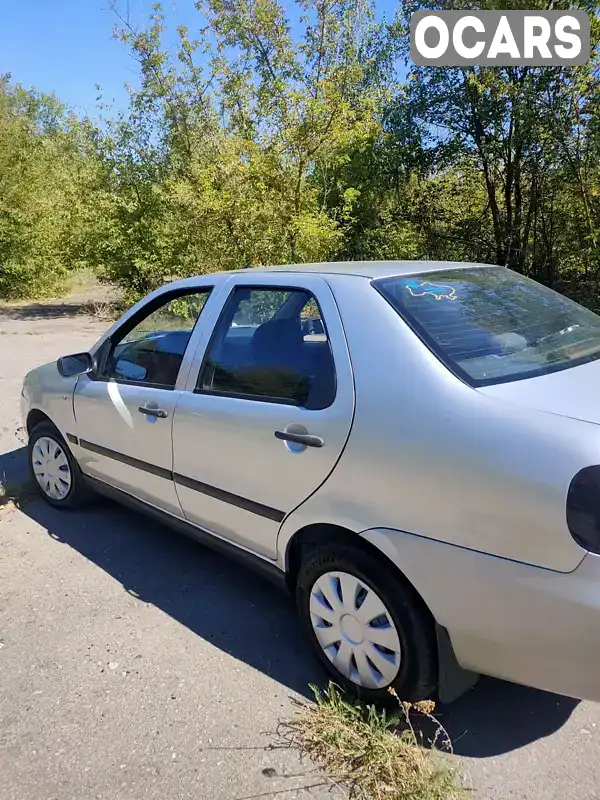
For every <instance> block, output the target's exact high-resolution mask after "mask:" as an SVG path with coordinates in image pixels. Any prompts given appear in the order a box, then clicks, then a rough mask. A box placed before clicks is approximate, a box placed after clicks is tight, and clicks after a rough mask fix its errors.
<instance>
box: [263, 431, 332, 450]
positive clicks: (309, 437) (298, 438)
mask: <svg viewBox="0 0 600 800" xmlns="http://www.w3.org/2000/svg"><path fill="white" fill-rule="evenodd" d="M275 438H276V439H281V440H282V441H283V442H295V443H296V444H303V445H305V447H323V445H324V444H325V442H324V441H323V439H321V437H320V436H314V435H313V434H312V433H288V432H287V431H275Z"/></svg>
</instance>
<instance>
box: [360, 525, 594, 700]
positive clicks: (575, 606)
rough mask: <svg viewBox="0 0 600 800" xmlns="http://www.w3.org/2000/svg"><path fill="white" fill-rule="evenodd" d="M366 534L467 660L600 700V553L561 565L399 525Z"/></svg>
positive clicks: (490, 671) (507, 676)
mask: <svg viewBox="0 0 600 800" xmlns="http://www.w3.org/2000/svg"><path fill="white" fill-rule="evenodd" d="M362 535H363V538H365V539H367V540H368V541H370V542H372V543H373V544H374V545H376V546H377V547H378V548H379V549H380V550H382V551H383V552H384V553H386V555H387V556H388V557H389V558H390V559H391V560H392V561H393V562H394V563H395V564H396V565H397V566H398V568H399V569H400V570H401V571H402V572H403V573H404V574H405V575H406V577H407V578H408V579H409V580H410V581H411V582H412V584H413V585H414V586H415V588H416V589H417V591H418V592H419V593H420V594H421V596H422V597H423V599H424V601H425V602H426V603H427V605H428V607H429V608H430V610H431V612H432V614H433V616H434V617H435V619H436V621H437V622H438V624H439V625H442V626H444V627H445V628H446V629H447V631H448V634H449V636H450V640H451V642H452V646H453V648H454V652H455V655H456V658H457V660H458V663H459V664H460V666H461V667H463V668H464V669H468V670H471V671H473V672H479V673H482V674H485V675H491V676H493V677H496V678H502V679H504V680H509V681H514V682H515V683H522V684H525V685H528V686H533V687H536V688H539V689H545V690H547V691H551V692H557V693H559V694H564V695H569V696H571V697H576V698H582V699H583V698H585V699H590V700H597V701H600V556H595V555H592V554H585V555H584V557H583V559H582V561H581V563H580V564H579V566H578V567H577V568H576V569H575V570H574V571H573V572H570V573H559V572H552V571H550V570H546V569H540V568H538V567H532V566H528V565H525V564H520V563H518V562H514V561H508V560H506V559H501V558H496V557H494V556H488V555H484V554H482V553H477V552H474V551H472V550H466V549H463V548H458V547H453V546H451V545H448V544H444V543H441V542H435V541H432V540H430V539H424V538H421V537H418V536H411V535H410V534H405V533H401V532H399V531H392V530H387V529H376V530H370V531H366V532H365V533H364V534H362ZM582 554H583V551H582Z"/></svg>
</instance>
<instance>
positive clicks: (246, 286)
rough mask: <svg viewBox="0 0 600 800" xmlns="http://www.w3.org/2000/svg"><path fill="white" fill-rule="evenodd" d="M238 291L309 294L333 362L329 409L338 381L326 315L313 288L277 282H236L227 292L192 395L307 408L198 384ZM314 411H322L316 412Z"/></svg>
mask: <svg viewBox="0 0 600 800" xmlns="http://www.w3.org/2000/svg"><path fill="white" fill-rule="evenodd" d="M239 290H244V291H249V292H252V291H273V292H278V291H279V292H290V293H293V292H303V293H304V294H308V295H310V297H311V299H312V300H314V302H315V303H316V304H317V308H318V309H319V313H320V315H321V320H322V324H323V327H324V329H325V332H326V334H327V341H328V343H329V349H330V353H331V363H332V367H333V375H334V387H335V388H334V392H333V396H332V399H331V402H330V403H329V405H328V406H326V407H325V408H330V407H331V406H332V405H333V403H334V402H335V399H336V397H337V391H338V386H337V383H338V380H337V368H336V361H335V356H334V353H333V347H332V346H331V341H330V339H329V333H328V328H327V321H326V320H325V315H324V313H323V311H322V309H321V304H320V303H319V299H318V297H317V295H316V292H315V290H314V289H313V288H308V287H306V286H298V285H296V284H283V285H282V284H279V283H272V284H271V283H269V284H267V283H257V284H254V283H237V284H236V283H234V284H233V285H232V286H231V288H230V289H229V292H228V294H227V297H226V298H225V301H224V303H223V305H222V307H221V310H220V312H219V316H218V317H217V320H216V322H215V323H214V325H213V329H212V332H211V335H210V337H209V339H208V342H207V344H206V347H205V348H204V353H203V356H202V361H201V364H200V368H199V370H198V374H197V377H196V381H195V384H194V387H193V389H192V391H193V393H194V394H200V395H209V396H213V397H226V398H228V399H230V400H252V401H254V402H258V403H274V404H277V405H287V406H290V408H306V407H305V406H301V405H300V404H299V403H294V402H292V401H291V400H290V399H287V398H281V397H269V396H266V395H255V394H242V393H240V394H236V393H234V392H227V391H223V390H219V389H203V388H202V386H201V383H202V379H203V377H204V374H205V370H206V369H207V366H208V360H209V356H210V353H211V349H212V346H213V343H214V341H215V339H216V338H217V337H218V336H220V335H221V332H222V325H223V322H224V320H226V319H227V315H228V314H229V313H230V311H231V307H232V306H233V301H234V297H235V294H236V292H237V291H239ZM289 300H290V298H288V299H287V300H286V301H285V302H284V304H283V306H285V305H286V304H287V303H288V302H289ZM283 306H282V307H283ZM280 310H281V309H279V310H278V311H277V312H276V313H275V315H274V318H276V317H277V314H278V313H279V311H280ZM234 316H235V312H234V314H233V316H232V317H231V320H233V317H234ZM231 320H230V324H231ZM307 410H311V409H307ZM315 410H324V409H315Z"/></svg>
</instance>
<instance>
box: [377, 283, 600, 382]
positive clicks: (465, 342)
mask: <svg viewBox="0 0 600 800" xmlns="http://www.w3.org/2000/svg"><path fill="white" fill-rule="evenodd" d="M373 286H375V288H376V289H377V290H378V291H379V292H380V293H381V294H382V295H383V296H384V297H385V298H386V300H388V302H389V303H390V304H391V305H392V306H393V307H394V308H395V309H396V311H397V312H398V313H399V314H400V315H401V316H402V317H403V318H404V319H405V320H406V322H407V323H408V324H409V325H410V326H411V327H412V328H413V330H414V331H415V332H416V333H417V334H418V335H419V336H420V337H421V338H422V339H423V340H424V342H425V343H426V344H427V345H428V346H429V347H430V348H431V349H432V350H433V351H434V352H435V353H436V355H438V357H439V358H440V359H441V360H442V361H443V362H444V363H445V364H446V365H447V366H448V367H449V368H450V369H451V370H452V371H453V372H455V373H456V374H457V375H459V376H460V377H462V378H463V379H465V380H466V381H467V382H468V383H470V384H471V385H472V386H486V385H489V384H493V383H505V382H507V381H516V380H521V379H523V378H532V377H534V376H536V375H545V374H547V373H549V372H556V371H558V370H561V369H566V368H568V367H573V366H576V365H577V364H584V363H586V362H587V361H593V360H595V359H597V358H600V317H599V316H597V315H596V314H594V313H592V312H591V311H588V310H587V309H585V308H582V306H579V305H577V303H574V302H572V301H571V300H567V298H566V297H563V296H562V295H560V294H557V293H556V292H554V291H552V290H551V289H548V288H546V287H545V286H542V285H541V284H539V283H536V282H535V281H532V280H530V279H529V278H525V277H523V276H522V275H518V274H517V273H516V272H512V271H511V270H509V269H506V268H505V267H473V268H465V269H456V270H448V271H446V272H435V273H431V272H430V273H422V274H419V275H404V276H396V277H392V278H381V279H379V280H376V281H373Z"/></svg>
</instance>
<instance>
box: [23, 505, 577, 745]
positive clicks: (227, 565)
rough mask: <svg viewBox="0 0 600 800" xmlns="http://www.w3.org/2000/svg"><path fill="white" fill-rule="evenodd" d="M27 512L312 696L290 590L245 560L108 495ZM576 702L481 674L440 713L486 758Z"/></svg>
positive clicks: (315, 669) (546, 727)
mask: <svg viewBox="0 0 600 800" xmlns="http://www.w3.org/2000/svg"><path fill="white" fill-rule="evenodd" d="M21 511H22V513H24V514H26V515H27V516H29V517H30V518H31V519H32V520H35V522H37V523H39V524H40V525H42V526H43V527H44V528H45V529H46V530H47V531H48V534H49V535H50V536H51V537H52V538H53V539H55V540H56V542H57V543H63V544H66V545H68V546H69V547H72V548H73V549H74V550H76V551H78V552H79V553H81V555H82V556H84V557H85V558H87V559H89V560H90V561H92V562H93V563H94V564H96V565H97V566H99V567H100V568H101V569H103V570H104V571H105V572H107V573H108V574H109V575H111V576H112V577H113V578H114V579H115V580H116V581H118V582H119V583H120V584H121V585H122V586H123V589H124V590H125V591H127V592H128V593H129V594H131V595H132V596H134V597H137V598H139V599H140V601H142V602H145V603H152V604H153V605H155V606H156V607H158V608H160V609H161V610H162V611H164V612H165V613H166V614H169V615H170V616H171V617H172V618H173V619H175V620H177V621H178V622H179V623H181V624H182V625H185V626H186V627H187V628H189V629H190V630H191V631H193V632H194V633H195V634H197V635H198V636H200V637H202V638H203V639H205V640H207V641H210V642H211V643H212V644H213V645H215V646H216V647H219V648H220V649H221V650H223V651H225V652H227V653H230V654H231V655H232V656H234V657H235V658H237V659H239V660H241V661H244V662H245V663H247V664H249V665H250V666H252V667H254V668H255V669H258V670H261V671H262V672H264V673H265V674H267V675H269V676H270V677H272V678H273V679H275V680H276V681H278V682H279V683H281V684H283V685H285V686H287V687H289V688H290V689H292V690H293V691H295V692H297V693H299V694H301V695H304V696H307V697H310V695H311V692H310V689H309V684H310V683H318V684H321V685H323V684H325V683H326V679H325V675H324V673H323V672H322V671H321V668H320V667H319V666H318V664H317V662H316V661H315V659H314V658H313V656H312V654H311V652H310V649H309V645H308V643H307V642H306V640H305V639H304V636H303V634H302V631H301V630H300V625H299V623H298V620H297V617H296V613H295V609H294V605H293V602H292V599H291V598H290V597H289V596H288V595H287V594H285V593H284V592H282V591H280V590H279V589H277V588H276V587H274V586H272V585H271V584H270V583H268V582H267V581H265V580H264V579H262V578H261V577H259V576H258V575H255V574H254V573H253V572H252V571H250V570H249V569H248V568H246V567H243V566H241V565H239V564H237V563H236V562H234V561H232V560H230V559H227V558H226V557H224V556H222V555H220V554H218V553H215V552H213V551H212V550H210V549H209V548H207V547H203V546H202V545H200V544H198V543H197V542H195V541H193V540H191V539H187V538H186V537H185V536H182V535H181V534H179V533H176V532H174V531H172V530H170V529H169V528H167V527H165V526H163V525H160V524H158V523H156V522H154V521H153V520H150V519H147V518H145V517H143V516H141V515H139V514H136V513H134V512H132V511H130V510H129V509H125V508H122V507H121V506H118V505H117V504H115V503H112V502H109V501H105V500H98V501H97V502H96V503H95V504H94V505H92V506H91V507H89V508H87V509H85V510H83V511H77V512H67V511H59V510H56V509H54V508H52V507H50V506H48V505H47V504H46V503H44V502H43V501H42V500H39V499H33V500H29V501H27V502H26V503H24V505H23V507H22V509H21ZM90 591H93V587H90ZM576 705H577V701H576V700H572V699H570V698H566V697H560V696H558V695H553V694H548V693H546V692H540V691H537V690H534V689H529V688H526V687H522V686H516V685H514V684H510V683H505V682H503V681H498V680H493V679H491V678H481V679H480V681H479V683H478V684H477V685H476V686H475V688H474V689H472V690H471V691H469V692H468V693H467V694H466V695H464V696H463V697H462V698H460V699H459V700H458V701H456V702H455V703H453V704H452V705H450V706H441V707H440V708H439V709H438V711H437V712H436V713H437V715H438V717H439V720H440V722H441V723H442V725H443V726H444V727H445V729H446V730H447V731H448V733H449V734H450V738H451V740H452V741H453V744H454V752H455V753H456V754H457V755H461V756H468V757H471V758H483V757H488V756H494V755H498V754H501V753H505V752H509V751H511V750H515V749H518V748H520V747H523V746H525V745H527V744H529V743H531V742H533V741H536V740H537V739H541V738H543V737H546V736H549V735H551V734H552V733H554V732H555V731H557V730H558V729H559V728H561V727H562V725H564V724H565V722H566V721H567V720H568V718H569V717H570V715H571V713H572V712H573V710H574V708H575V706H576ZM424 734H425V736H426V737H427V735H428V732H427V731H426V730H424Z"/></svg>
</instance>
